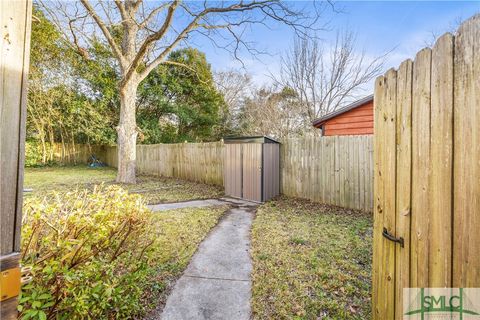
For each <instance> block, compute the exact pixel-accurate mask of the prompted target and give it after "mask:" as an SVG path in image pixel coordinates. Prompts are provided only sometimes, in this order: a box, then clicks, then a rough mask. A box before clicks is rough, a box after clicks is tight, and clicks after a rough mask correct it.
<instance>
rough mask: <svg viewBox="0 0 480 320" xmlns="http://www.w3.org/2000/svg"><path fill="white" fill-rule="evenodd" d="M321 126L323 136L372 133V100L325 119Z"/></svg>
mask: <svg viewBox="0 0 480 320" xmlns="http://www.w3.org/2000/svg"><path fill="white" fill-rule="evenodd" d="M323 128H324V129H323V130H324V131H323V134H324V135H325V136H345V135H365V134H373V101H370V102H367V103H365V104H364V105H361V106H359V107H357V108H355V109H352V110H349V111H347V112H345V113H342V114H339V115H338V116H336V117H333V118H332V119H328V120H326V121H325V122H324V123H323Z"/></svg>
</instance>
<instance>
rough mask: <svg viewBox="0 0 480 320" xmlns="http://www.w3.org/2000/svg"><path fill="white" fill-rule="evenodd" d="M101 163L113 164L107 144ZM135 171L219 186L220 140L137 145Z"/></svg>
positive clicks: (112, 150) (112, 153) (114, 159)
mask: <svg viewBox="0 0 480 320" xmlns="http://www.w3.org/2000/svg"><path fill="white" fill-rule="evenodd" d="M105 162H106V163H107V164H108V165H109V166H112V167H117V151H116V147H107V150H106V156H105ZM137 172H138V173H144V174H153V175H160V176H166V177H174V178H179V179H185V180H191V181H196V182H202V183H209V184H215V185H223V143H222V142H208V143H175V144H153V145H139V146H137Z"/></svg>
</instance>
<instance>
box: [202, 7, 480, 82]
mask: <svg viewBox="0 0 480 320" xmlns="http://www.w3.org/2000/svg"><path fill="white" fill-rule="evenodd" d="M295 5H306V6H307V7H308V6H309V5H311V2H299V1H296V2H295ZM335 7H336V9H337V10H336V11H340V13H337V12H333V10H331V9H330V10H327V11H326V12H325V13H324V15H323V21H325V22H328V30H326V31H321V32H319V34H318V36H319V37H320V38H321V39H323V40H322V41H325V43H328V42H329V41H332V39H333V38H334V37H335V32H336V31H335V30H338V29H341V30H345V29H349V30H352V31H353V32H355V33H356V36H357V50H358V51H359V52H360V51H362V50H365V53H366V55H367V56H370V57H376V56H379V55H382V54H385V53H387V52H390V53H389V55H388V56H387V60H386V63H385V71H386V70H387V69H390V68H392V67H394V68H396V67H398V66H399V64H400V63H401V62H402V61H403V60H405V59H408V58H414V56H415V53H416V52H417V51H419V50H420V49H422V48H423V47H425V46H426V43H428V42H429V41H431V39H432V32H433V33H435V34H437V35H441V34H443V33H444V32H446V31H451V30H454V29H455V28H454V26H455V25H456V22H457V21H459V19H461V20H465V19H467V18H469V17H471V16H472V15H474V14H475V13H479V12H480V1H338V2H336V4H335ZM247 37H248V40H249V41H253V42H255V45H256V46H258V48H260V49H262V50H266V51H267V52H268V53H269V54H268V55H263V56H257V57H252V56H251V55H249V54H246V53H245V54H243V55H242V56H241V59H242V61H243V63H244V65H245V67H244V69H242V66H241V64H240V63H239V62H238V61H235V60H234V59H232V57H231V55H230V54H229V53H228V52H226V51H224V50H221V49H216V48H214V47H213V46H212V45H211V43H209V42H208V41H202V42H200V43H199V45H200V49H201V50H202V51H204V52H205V53H206V56H207V59H208V60H209V62H210V63H211V64H212V67H213V69H214V70H228V69H237V70H244V71H247V72H248V73H250V74H251V75H252V78H253V80H254V82H255V83H256V84H258V85H261V84H266V83H268V82H269V81H270V78H269V74H277V73H278V65H279V60H280V59H279V55H280V54H281V53H282V52H285V51H286V50H288V48H289V47H290V46H291V45H292V42H293V39H294V33H293V31H292V30H291V29H289V28H288V27H286V26H284V25H278V24H277V25H271V26H270V29H267V28H264V27H260V26H255V29H254V30H252V31H251V32H250V33H249V34H248V35H247ZM371 87H372V88H371V89H369V88H367V90H372V91H373V83H372V84H371Z"/></svg>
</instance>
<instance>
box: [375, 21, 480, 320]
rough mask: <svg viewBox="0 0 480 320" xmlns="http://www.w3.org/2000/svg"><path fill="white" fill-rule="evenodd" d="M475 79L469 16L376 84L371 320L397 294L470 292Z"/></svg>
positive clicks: (478, 111)
mask: <svg viewBox="0 0 480 320" xmlns="http://www.w3.org/2000/svg"><path fill="white" fill-rule="evenodd" d="M479 79H480V15H477V16H475V17H473V18H471V19H470V20H468V21H466V22H465V23H463V24H462V26H461V27H460V29H459V30H458V33H457V35H456V36H453V35H451V34H445V35H444V36H442V37H441V38H439V39H438V41H437V42H436V44H435V45H434V47H433V48H432V49H429V48H427V49H423V50H422V51H420V52H418V54H417V55H416V57H415V60H414V61H413V62H412V61H411V60H407V61H405V62H403V63H402V64H401V65H400V67H399V69H398V71H396V70H393V69H392V70H389V71H388V72H387V73H386V74H385V76H382V77H380V78H378V79H377V81H376V84H375V141H374V145H375V187H374V189H375V206H374V208H375V210H374V221H375V222H374V253H373V296H372V300H373V318H374V319H403V314H404V313H405V312H406V311H407V310H405V309H404V308H403V307H404V301H403V289H404V288H425V287H434V288H449V287H454V288H466V287H480V232H479V229H480V183H479V181H480V103H479V102H480V81H479ZM387 232H388V234H387ZM387 236H389V237H390V238H391V239H393V240H395V238H396V239H397V242H394V241H392V240H391V239H388V238H387ZM392 237H393V238H392ZM402 241H403V243H401V242H402ZM422 310H424V309H422ZM422 312H423V311H422ZM418 316H419V318H420V317H421V318H422V319H423V318H424V314H423V313H422V314H421V315H420V314H419V315H418ZM461 317H462V316H461V315H460V318H461Z"/></svg>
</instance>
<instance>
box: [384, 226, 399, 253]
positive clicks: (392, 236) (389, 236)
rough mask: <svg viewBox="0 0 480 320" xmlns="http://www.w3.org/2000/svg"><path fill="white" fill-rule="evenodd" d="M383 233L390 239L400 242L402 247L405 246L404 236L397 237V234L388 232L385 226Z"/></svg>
mask: <svg viewBox="0 0 480 320" xmlns="http://www.w3.org/2000/svg"><path fill="white" fill-rule="evenodd" d="M382 235H383V236H384V237H385V238H387V239H388V240H390V241H393V242H397V243H400V247H402V248H403V238H402V237H400V238H395V236H394V235H393V234H390V233H388V230H387V228H383V232H382Z"/></svg>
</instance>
